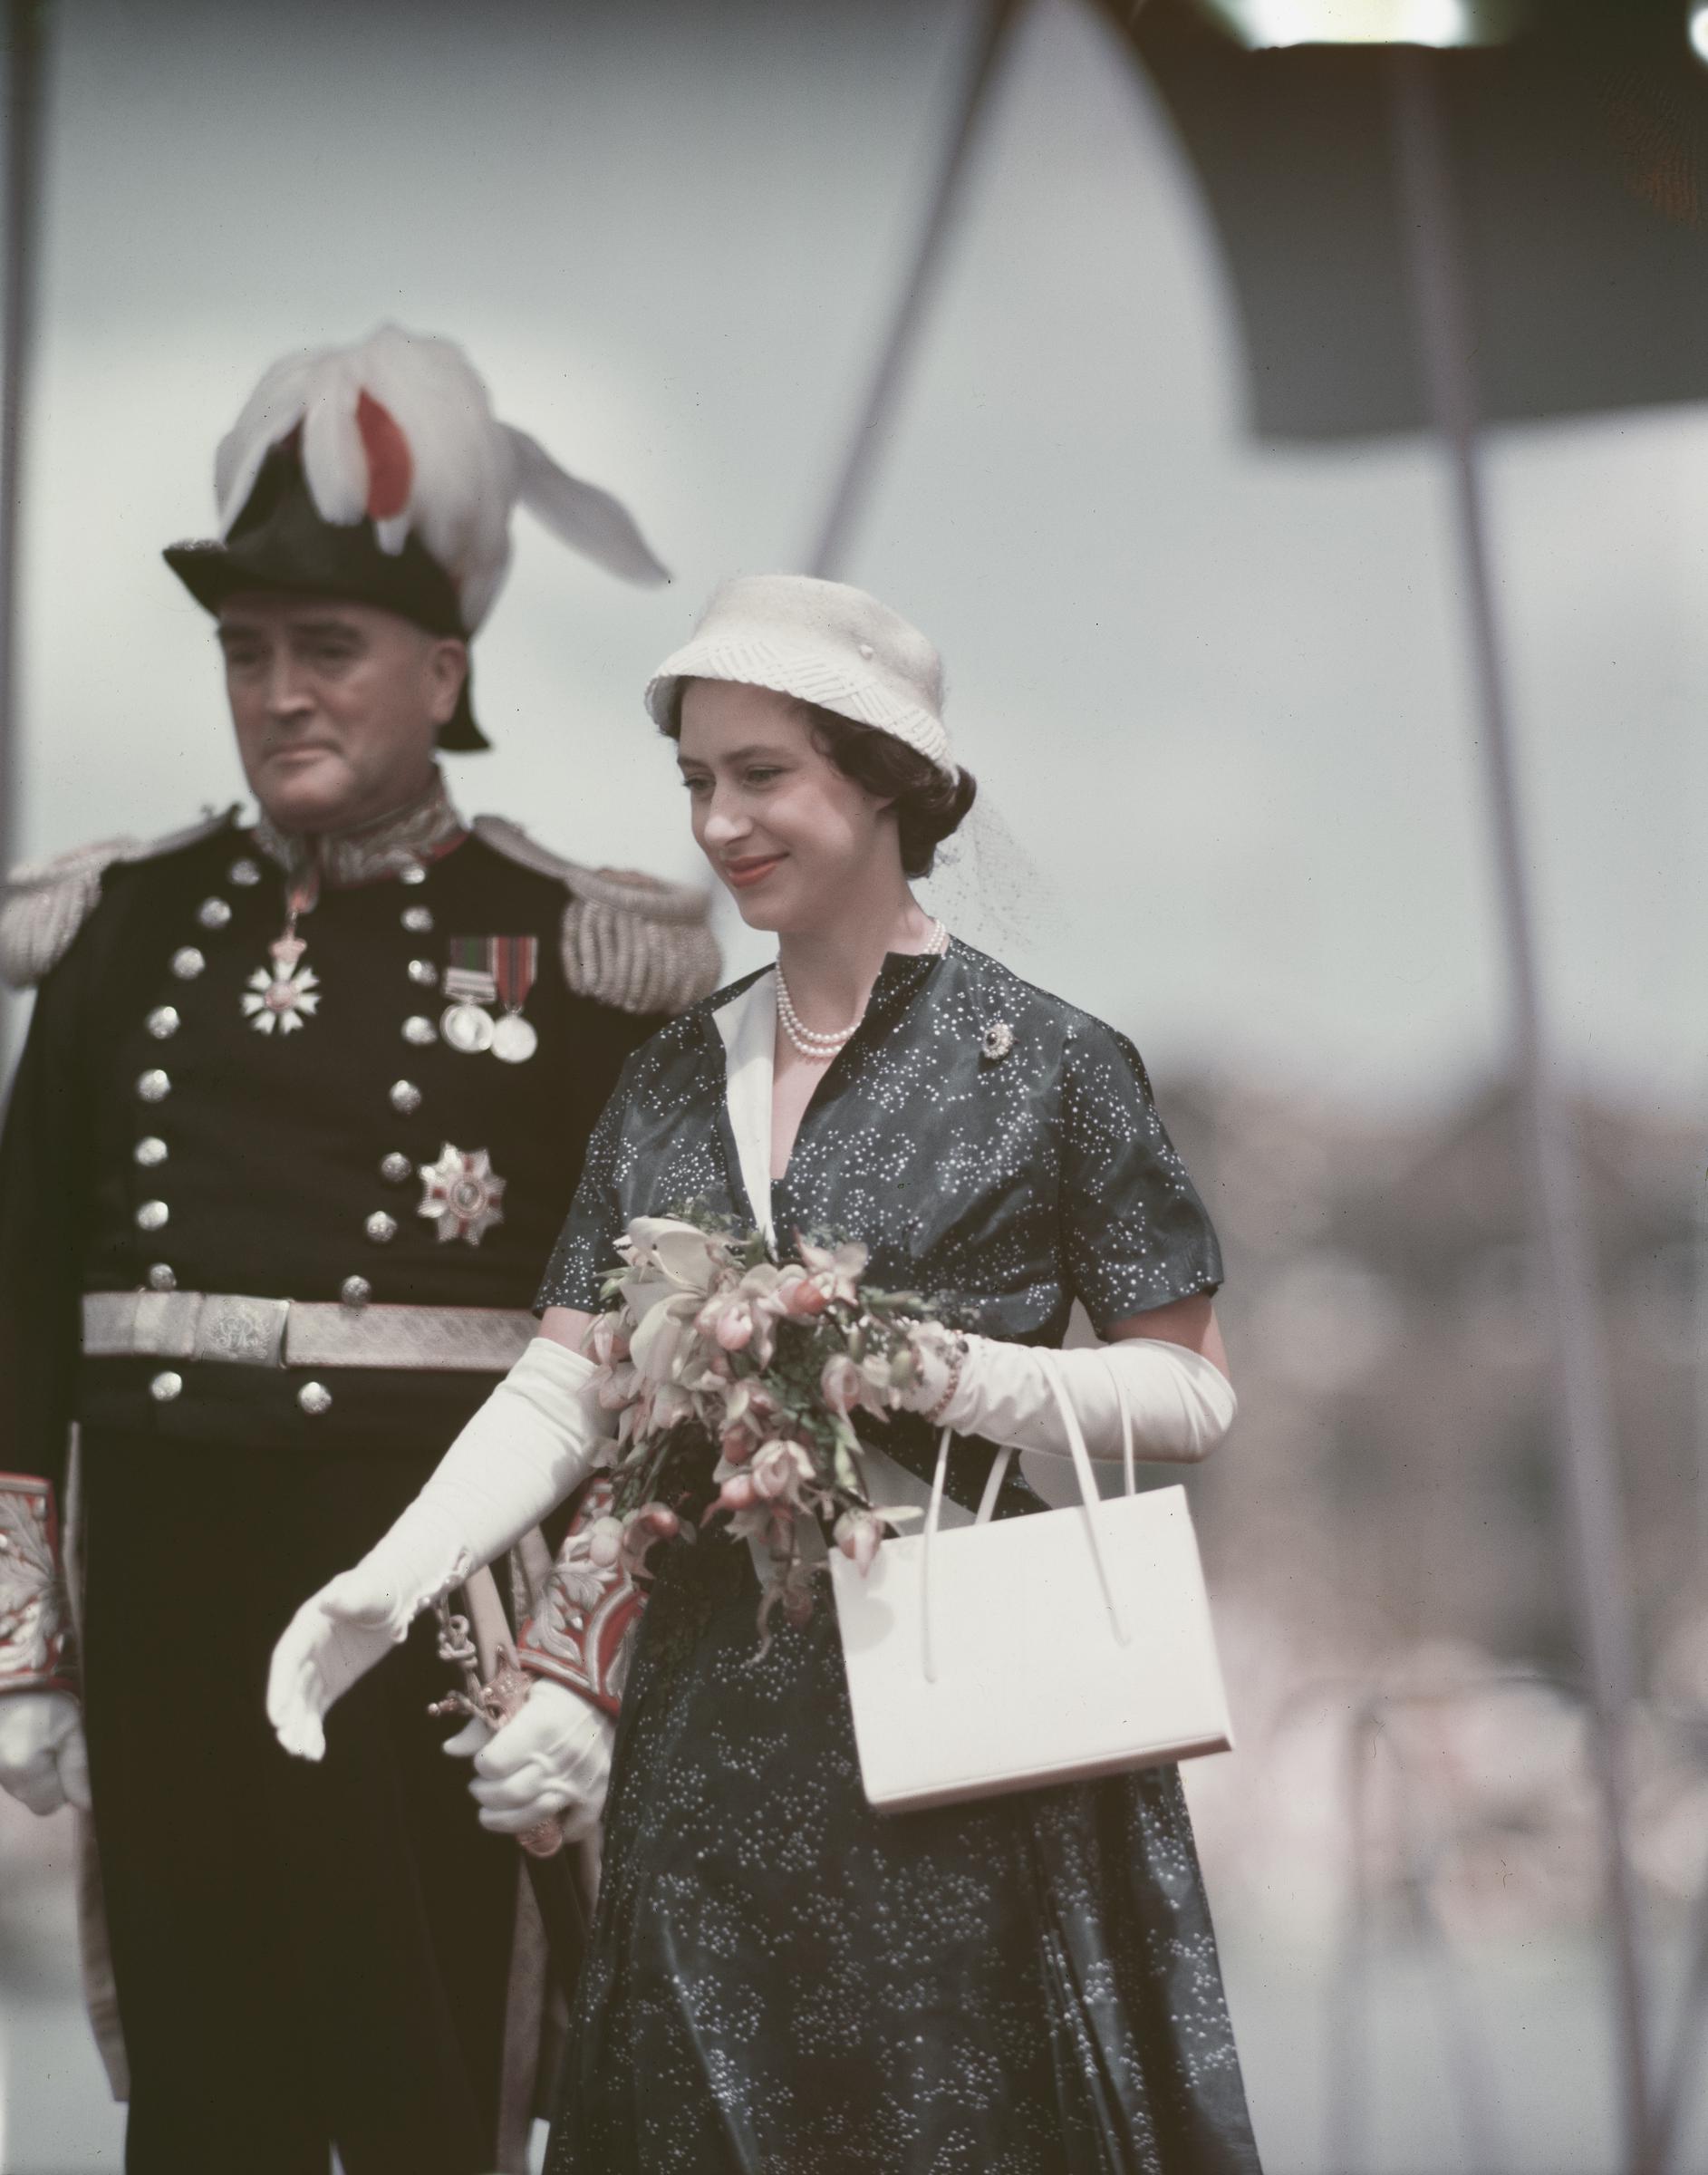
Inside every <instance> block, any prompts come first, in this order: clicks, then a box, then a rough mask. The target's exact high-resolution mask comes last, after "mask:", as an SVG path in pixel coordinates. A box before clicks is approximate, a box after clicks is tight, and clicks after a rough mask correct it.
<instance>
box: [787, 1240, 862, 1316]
mask: <svg viewBox="0 0 1708 2175" xmlns="http://www.w3.org/2000/svg"><path fill="white" fill-rule="evenodd" d="M795 1243H796V1248H797V1249H798V1251H799V1253H800V1257H801V1260H802V1261H803V1263H804V1264H805V1266H806V1273H807V1278H808V1281H810V1282H811V1283H812V1285H813V1287H814V1289H815V1290H818V1291H821V1292H823V1294H824V1296H825V1300H826V1302H827V1303H832V1304H834V1303H835V1302H836V1301H838V1300H840V1301H841V1302H842V1304H843V1305H844V1306H849V1307H852V1306H854V1305H856V1304H857V1303H858V1301H859V1298H860V1279H861V1278H862V1277H863V1276H864V1274H865V1271H866V1262H867V1261H868V1260H869V1259H870V1256H869V1254H868V1252H867V1251H866V1249H865V1248H864V1246H860V1245H855V1244H852V1243H849V1244H844V1245H841V1246H815V1245H814V1244H813V1243H812V1242H811V1241H810V1240H807V1239H803V1238H801V1237H800V1236H799V1234H798V1233H797V1234H796V1242H795Z"/></svg>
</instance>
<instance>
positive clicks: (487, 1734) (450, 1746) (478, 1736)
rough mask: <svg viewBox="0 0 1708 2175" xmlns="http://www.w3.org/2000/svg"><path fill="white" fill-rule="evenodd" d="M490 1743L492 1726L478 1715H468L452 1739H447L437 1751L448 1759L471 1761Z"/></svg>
mask: <svg viewBox="0 0 1708 2175" xmlns="http://www.w3.org/2000/svg"><path fill="white" fill-rule="evenodd" d="M491 1742H492V1725H491V1723H490V1722H487V1721H485V1720H483V1719H482V1718H481V1716H478V1715H470V1716H469V1717H468V1721H467V1722H465V1723H464V1724H463V1725H462V1727H461V1728H460V1729H459V1730H458V1732H457V1735H455V1736H454V1737H447V1738H446V1740H445V1742H444V1743H443V1744H442V1745H440V1746H439V1750H440V1751H441V1752H442V1753H443V1754H445V1755H446V1757H447V1758H448V1759H452V1760H472V1759H473V1758H474V1757H475V1755H476V1754H478V1753H479V1752H480V1751H482V1750H483V1749H484V1747H485V1746H487V1745H489V1744H490V1743H491Z"/></svg>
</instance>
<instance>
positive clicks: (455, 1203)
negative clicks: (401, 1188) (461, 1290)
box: [417, 1141, 505, 1246]
mask: <svg viewBox="0 0 1708 2175" xmlns="http://www.w3.org/2000/svg"><path fill="white" fill-rule="evenodd" d="M420 1174H421V1205H420V1209H419V1210H418V1211H417V1213H418V1214H420V1215H423V1216H427V1217H429V1218H430V1219H431V1220H432V1221H433V1222H434V1223H437V1224H438V1226H439V1243H440V1244H441V1245H442V1244H444V1242H446V1241H447V1240H448V1239H461V1240H463V1241H464V1242H466V1243H467V1244H468V1245H470V1246H478V1245H479V1243H480V1242H481V1240H482V1239H484V1238H485V1237H486V1235H487V1232H489V1231H490V1230H491V1228H492V1226H493V1225H494V1224H495V1223H503V1222H504V1211H503V1210H502V1209H501V1208H500V1207H499V1206H498V1203H499V1202H500V1201H501V1200H503V1198H504V1187H505V1181H504V1180H503V1179H502V1178H500V1177H499V1176H498V1174H497V1172H496V1171H495V1170H494V1169H493V1167H492V1157H491V1155H490V1154H489V1152H488V1151H487V1149H485V1148H458V1147H453V1146H452V1145H451V1144H450V1142H449V1141H447V1142H446V1143H445V1147H444V1152H443V1153H442V1154H441V1155H440V1156H439V1161H438V1162H437V1163H424V1164H422V1165H421V1166H420Z"/></svg>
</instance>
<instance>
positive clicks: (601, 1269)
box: [534, 1058, 635, 1314]
mask: <svg viewBox="0 0 1708 2175" xmlns="http://www.w3.org/2000/svg"><path fill="white" fill-rule="evenodd" d="M634 1068H635V1061H634V1058H630V1059H629V1061H628V1063H627V1064H626V1065H625V1066H624V1067H623V1068H622V1074H621V1076H620V1077H619V1078H618V1081H617V1085H616V1087H614V1088H613V1091H612V1095H611V1099H610V1101H609V1102H608V1103H607V1104H606V1105H605V1107H604V1108H603V1110H602V1111H601V1112H600V1114H599V1122H598V1124H597V1125H596V1126H594V1127H593V1136H592V1137H591V1138H590V1139H589V1141H588V1143H587V1155H586V1159H585V1161H584V1163H583V1165H582V1166H581V1183H580V1184H578V1185H577V1186H576V1188H575V1198H574V1201H572V1202H571V1203H570V1208H569V1213H568V1215H567V1216H566V1217H565V1219H564V1228H563V1230H562V1231H561V1232H559V1233H558V1234H557V1244H556V1245H555V1247H554V1248H553V1250H552V1258H551V1261H550V1264H549V1265H548V1267H547V1269H546V1271H545V1282H544V1283H542V1284H541V1286H540V1290H539V1297H538V1298H537V1299H536V1300H535V1301H534V1311H535V1312H536V1314H544V1313H545V1310H546V1308H547V1307H576V1308H579V1309H580V1310H581V1311H582V1312H583V1313H585V1314H597V1313H598V1312H599V1311H600V1310H601V1309H602V1308H603V1305H604V1300H603V1298H602V1297H601V1296H600V1286H601V1285H602V1284H603V1281H604V1280H605V1277H606V1275H607V1274H608V1273H609V1271H611V1269H612V1268H613V1266H614V1264H615V1262H616V1259H617V1241H618V1240H619V1239H620V1238H621V1237H622V1234H623V1232H625V1231H626V1230H627V1229H628V1221H627V1219H626V1218H625V1217H624V1215H623V1213H622V1205H621V1200H620V1195H619V1191H618V1174H619V1171H620V1169H621V1165H622V1136H623V1119H624V1115H625V1113H626V1111H627V1109H628V1106H629V1097H630V1092H631V1087H632V1074H633V1072H634Z"/></svg>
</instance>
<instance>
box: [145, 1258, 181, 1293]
mask: <svg viewBox="0 0 1708 2175" xmlns="http://www.w3.org/2000/svg"><path fill="white" fill-rule="evenodd" d="M149 1290H150V1291H176V1290H178V1278H177V1277H176V1276H175V1275H174V1274H173V1272H172V1268H171V1264H170V1263H169V1262H168V1261H156V1262H155V1263H154V1265H153V1267H152V1268H151V1269H150V1271H149Z"/></svg>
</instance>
